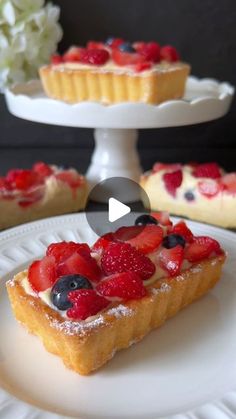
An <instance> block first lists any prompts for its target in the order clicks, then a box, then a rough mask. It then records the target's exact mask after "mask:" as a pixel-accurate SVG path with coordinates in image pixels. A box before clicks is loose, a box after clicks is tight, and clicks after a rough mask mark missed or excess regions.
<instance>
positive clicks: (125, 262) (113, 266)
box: [101, 242, 156, 280]
mask: <svg viewBox="0 0 236 419" xmlns="http://www.w3.org/2000/svg"><path fill="white" fill-rule="evenodd" d="M101 266H102V270H103V272H104V273H105V275H112V274H116V273H121V272H136V273H137V274H139V275H140V277H141V278H142V279H143V280H145V279H148V278H150V277H151V276H152V275H153V274H154V272H155V270H156V268H155V265H154V263H153V262H152V261H151V260H150V259H149V258H148V257H147V256H145V255H144V254H143V253H141V252H140V251H138V250H136V249H135V248H134V247H132V246H131V245H130V244H129V243H122V242H117V243H116V242H114V243H110V245H109V246H108V247H107V248H106V249H105V251H104V253H103V255H102V259H101Z"/></svg>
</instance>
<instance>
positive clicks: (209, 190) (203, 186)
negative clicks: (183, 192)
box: [197, 179, 222, 198]
mask: <svg viewBox="0 0 236 419" xmlns="http://www.w3.org/2000/svg"><path fill="white" fill-rule="evenodd" d="M197 187H198V190H199V192H200V193H201V194H202V195H204V196H205V197H206V198H213V197H214V196H216V195H218V193H219V192H220V191H221V190H222V185H220V184H219V183H218V182H217V181H215V180H211V179H209V180H206V181H202V182H198V185H197Z"/></svg>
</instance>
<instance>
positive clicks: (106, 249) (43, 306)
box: [7, 213, 225, 375]
mask: <svg viewBox="0 0 236 419" xmlns="http://www.w3.org/2000/svg"><path fill="white" fill-rule="evenodd" d="M161 223H163V224H161ZM224 261H225V253H224V251H223V250H222V249H221V247H220V244H219V243H218V242H217V241H216V240H214V239H213V238H210V237H207V236H200V237H198V236H194V234H193V233H192V232H191V231H190V229H189V228H188V227H187V226H186V224H185V223H184V222H183V221H180V222H179V223H177V224H175V225H172V223H171V222H170V221H169V220H168V217H167V215H166V214H164V216H163V215H160V214H155V213H154V214H153V215H152V216H147V215H144V216H140V217H138V219H137V220H136V224H135V225H134V226H131V227H122V228H120V229H118V230H117V231H116V232H112V233H108V234H105V235H104V236H102V237H100V238H99V239H98V240H97V242H96V243H95V244H94V245H93V247H92V248H90V247H89V246H88V245H87V244H85V243H74V242H61V243H53V244H51V245H50V246H49V247H48V248H47V251H46V254H45V255H44V257H43V258H42V259H40V260H37V261H34V262H33V263H32V264H31V265H30V266H29V268H28V270H26V271H23V272H20V273H18V274H17V275H16V276H15V277H14V278H13V279H12V280H10V281H8V282H7V291H8V294H9V298H10V302H11V305H12V309H13V312H14V315H15V317H16V319H17V320H18V321H19V322H21V323H22V324H23V325H24V326H26V328H27V329H28V330H29V331H30V332H32V333H35V334H36V335H38V336H39V337H40V338H41V340H42V341H43V343H44V345H45V347H46V349H47V350H48V351H50V352H52V353H54V354H56V355H59V356H60V357H61V358H62V360H63V361H64V363H65V365H66V366H67V367H69V368H71V369H73V370H74V371H76V372H78V373H80V374H84V375H86V374H89V373H90V372H91V371H93V370H96V369H97V368H99V367H101V366H102V365H103V364H105V363H106V362H107V361H108V360H109V359H110V358H112V357H113V355H114V354H115V352H116V351H118V350H120V349H123V348H127V347H129V346H130V345H131V344H133V343H134V342H137V341H139V340H140V339H142V338H143V337H144V336H145V335H146V334H147V333H149V332H150V330H152V329H154V328H156V327H159V326H160V325H161V324H163V323H164V322H165V320H166V319H168V318H169V317H172V316H174V315H175V314H176V313H177V312H178V311H179V310H181V309H182V308H183V307H185V306H187V305H188V304H190V303H192V302H193V301H194V300H196V299H198V298H200V297H201V296H202V295H204V294H205V293H206V292H208V291H209V290H210V289H211V288H212V287H213V286H214V285H215V284H216V283H217V281H219V279H220V276H221V269H222V265H223V263H224Z"/></svg>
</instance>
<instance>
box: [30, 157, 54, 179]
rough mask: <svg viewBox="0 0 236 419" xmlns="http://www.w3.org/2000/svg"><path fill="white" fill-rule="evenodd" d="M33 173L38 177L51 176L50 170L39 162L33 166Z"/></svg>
mask: <svg viewBox="0 0 236 419" xmlns="http://www.w3.org/2000/svg"><path fill="white" fill-rule="evenodd" d="M32 170H33V171H34V172H36V173H37V174H38V175H39V176H40V177H42V178H45V177H48V176H51V175H52V174H53V170H52V168H51V167H50V166H49V165H48V164H46V163H43V162H42V161H39V162H37V163H35V164H34V165H33V169H32Z"/></svg>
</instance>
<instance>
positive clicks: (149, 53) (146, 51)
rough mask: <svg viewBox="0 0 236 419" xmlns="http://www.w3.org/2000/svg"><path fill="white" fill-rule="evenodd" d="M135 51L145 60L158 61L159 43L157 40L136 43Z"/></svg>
mask: <svg viewBox="0 0 236 419" xmlns="http://www.w3.org/2000/svg"><path fill="white" fill-rule="evenodd" d="M136 48H137V51H138V52H139V53H140V54H141V55H142V56H143V57H144V58H145V61H151V62H153V63H158V62H159V61H160V45H159V44H158V43H157V42H148V43H140V44H139V45H137V44H136Z"/></svg>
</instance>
